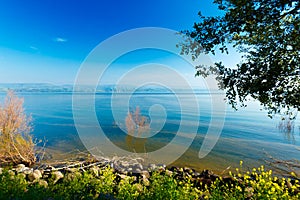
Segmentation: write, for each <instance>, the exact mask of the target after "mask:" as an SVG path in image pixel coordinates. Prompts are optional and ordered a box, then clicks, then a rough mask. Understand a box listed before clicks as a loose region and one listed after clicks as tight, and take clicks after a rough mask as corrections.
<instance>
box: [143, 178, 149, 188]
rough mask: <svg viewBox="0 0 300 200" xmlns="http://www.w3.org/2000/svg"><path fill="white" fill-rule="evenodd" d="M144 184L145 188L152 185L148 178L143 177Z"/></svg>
mask: <svg viewBox="0 0 300 200" xmlns="http://www.w3.org/2000/svg"><path fill="white" fill-rule="evenodd" d="M142 182H143V184H144V185H145V186H149V185H150V181H149V179H148V178H147V177H146V176H143V179H142Z"/></svg>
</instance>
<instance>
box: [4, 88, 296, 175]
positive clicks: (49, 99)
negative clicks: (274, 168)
mask: <svg viewBox="0 0 300 200" xmlns="http://www.w3.org/2000/svg"><path fill="white" fill-rule="evenodd" d="M76 95H78V96H77V97H78V98H79V99H82V102H85V101H86V100H87V98H90V96H89V95H85V94H76ZM216 95H218V94H212V95H209V94H197V101H198V103H199V111H200V116H199V117H198V118H195V116H193V115H192V114H193V113H194V112H189V111H191V109H194V108H193V107H189V105H188V104H187V105H181V106H182V107H181V108H182V109H183V111H182V110H180V102H179V101H178V99H176V97H174V95H170V94H136V95H132V96H130V98H129V99H130V101H129V108H130V109H132V110H134V108H135V107H136V106H139V107H140V110H141V114H142V115H144V116H146V117H147V118H148V119H149V120H152V121H153V125H155V123H154V122H155V120H156V122H157V123H158V124H159V121H160V118H162V119H161V121H163V120H164V119H163V118H165V117H166V119H165V120H166V121H165V123H164V124H162V126H161V127H160V128H161V129H160V130H159V131H157V130H156V131H157V134H155V133H152V136H151V137H149V138H147V143H146V148H147V149H148V151H149V152H150V151H155V150H157V149H159V148H162V147H163V146H164V145H166V144H168V143H170V142H172V139H173V138H174V137H175V135H176V132H177V131H178V129H179V127H180V126H181V125H182V126H187V127H188V126H193V124H195V123H196V122H197V120H198V122H199V126H198V127H197V135H196V137H195V138H194V139H193V143H192V144H191V146H190V148H189V149H188V151H186V153H185V154H184V155H183V156H182V157H181V158H180V159H178V160H177V161H175V162H174V163H173V164H176V165H185V166H190V167H194V168H198V169H203V168H210V169H213V170H215V171H222V170H223V169H225V168H227V167H228V166H237V165H238V164H239V160H244V163H245V165H246V166H247V167H249V168H250V167H251V168H252V167H254V166H257V165H260V164H264V165H267V166H268V165H270V164H269V162H266V161H270V156H272V157H273V158H275V159H282V160H293V159H297V160H300V135H299V126H300V124H299V120H296V121H295V125H294V130H293V131H292V133H286V132H285V131H283V130H280V129H279V128H278V126H279V123H280V120H279V119H277V118H275V119H270V118H268V117H267V112H266V111H260V106H259V104H258V103H257V102H250V103H249V104H248V107H247V108H240V109H239V110H238V111H234V110H233V109H231V107H230V106H228V105H226V115H225V123H224V126H223V129H222V133H221V137H220V138H219V139H218V142H217V144H216V145H215V146H214V148H213V150H212V151H211V152H210V153H209V154H208V155H207V156H206V157H205V158H203V159H199V158H198V152H199V150H200V147H201V145H202V143H203V139H204V137H205V135H206V134H207V130H208V127H209V124H210V121H211V117H212V116H211V114H212V113H211V111H212V108H211V98H215V97H216ZM4 96H5V94H0V102H2V101H3V99H4ZM18 96H21V97H23V98H24V101H25V102H24V106H25V109H26V112H27V113H28V114H31V115H32V118H33V125H34V131H33V135H34V137H35V138H38V139H46V140H47V141H48V142H47V147H48V148H54V149H57V150H59V151H61V152H68V151H70V150H72V149H75V148H84V144H83V143H82V142H81V139H82V138H81V137H80V135H78V132H77V129H76V126H75V125H74V119H73V111H72V94H71V93H20V94H18ZM127 97H128V96H126V95H119V96H118V97H117V98H116V102H117V105H118V101H119V102H120V104H121V102H122V101H123V100H124V99H126V98H127ZM182 98H183V99H185V100H186V101H185V103H186V102H188V100H189V99H190V96H189V95H188V94H185V95H183V97H182ZM220 103H223V102H220ZM153 105H160V107H157V108H162V107H163V108H164V111H163V112H162V110H160V111H159V110H158V111H157V112H158V113H157V115H155V112H154V114H153V116H152V117H153V119H150V114H149V109H151V106H153ZM95 108H96V115H97V119H98V121H99V125H100V126H101V128H102V129H103V131H104V132H105V134H106V136H107V137H108V138H109V140H110V141H112V142H113V143H114V144H115V145H116V148H123V147H124V146H126V143H125V139H126V133H124V131H123V130H125V129H126V127H125V117H126V114H127V111H126V109H124V108H123V107H118V106H116V107H115V108H114V109H115V110H116V112H117V113H119V114H120V115H121V116H124V118H123V119H124V120H123V119H122V118H121V119H118V120H116V119H115V118H114V117H113V114H112V112H111V95H110V94H96V96H95ZM76 109H79V111H80V112H85V108H84V107H81V108H76ZM183 112H184V114H185V116H186V117H187V119H190V120H189V123H183V124H181V125H180V121H181V120H182V116H181V114H182V113H183ZM189 113H192V114H189ZM220 113H222V112H220ZM217 115H218V113H217ZM214 117H216V119H217V122H216V123H215V124H212V126H219V125H220V124H221V119H222V117H221V115H220V116H214ZM218 117H219V118H218ZM219 122H220V124H219ZM81 125H84V124H81ZM156 128H157V127H156ZM153 129H155V127H154V128H153ZM89 130H91V129H89ZM88 134H89V137H95V138H97V137H98V135H97V134H98V133H96V132H95V133H93V132H92V133H91V132H90V133H88ZM191 134H192V133H189V132H188V131H187V132H185V133H183V135H182V136H181V138H182V141H183V144H184V141H185V137H186V138H188V137H189V135H191ZM178 145H179V146H180V145H181V144H178ZM112 151H113V149H112ZM164 156H165V157H168V154H167V155H162V157H164ZM271 161H272V160H271ZM270 167H271V166H270Z"/></svg>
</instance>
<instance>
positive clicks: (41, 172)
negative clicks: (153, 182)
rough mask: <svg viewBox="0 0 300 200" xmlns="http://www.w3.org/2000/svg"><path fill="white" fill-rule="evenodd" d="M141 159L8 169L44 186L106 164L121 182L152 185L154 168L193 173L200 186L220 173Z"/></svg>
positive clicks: (178, 175) (175, 173)
mask: <svg viewBox="0 0 300 200" xmlns="http://www.w3.org/2000/svg"><path fill="white" fill-rule="evenodd" d="M138 161H139V160H135V161H134V162H132V161H131V162H128V161H122V160H120V159H112V160H101V161H94V162H90V161H82V162H76V163H72V164H66V163H65V164H63V163H60V164H56V165H45V164H42V165H39V166H36V167H27V166H25V165H24V164H19V165H17V166H15V167H13V168H12V169H10V170H9V173H10V174H11V175H12V176H14V175H18V174H21V175H22V176H24V178H25V179H26V180H27V181H28V182H29V183H38V184H40V185H42V186H44V187H47V186H48V182H49V180H50V179H51V181H52V183H54V184H55V183H58V182H59V181H61V180H62V179H63V178H64V177H65V178H71V177H72V176H74V175H78V174H83V173H84V172H86V171H88V172H90V173H91V174H93V175H94V176H95V177H98V176H99V174H100V173H101V170H103V169H105V168H111V169H112V170H113V172H114V174H115V175H116V180H117V181H118V182H120V181H121V180H122V179H126V178H128V177H132V178H133V180H134V181H133V183H139V182H142V183H143V184H144V185H146V186H147V185H149V178H150V177H151V175H152V173H153V172H159V173H161V174H166V175H169V176H173V177H174V178H176V179H178V180H180V179H182V180H183V179H184V178H185V177H190V179H191V180H193V182H194V183H195V185H196V186H197V185H198V186H199V185H202V184H203V183H204V184H208V185H209V184H210V183H211V182H212V181H215V180H216V179H217V178H219V176H218V175H216V174H214V173H213V172H212V171H209V170H204V171H202V172H197V171H195V170H194V169H190V168H187V167H185V168H180V167H169V168H167V167H166V166H165V165H163V164H149V165H148V166H143V165H142V164H140V163H138ZM2 172H3V168H0V174H1V173H2ZM222 178H223V180H225V181H229V182H231V181H233V179H232V177H230V176H225V177H222Z"/></svg>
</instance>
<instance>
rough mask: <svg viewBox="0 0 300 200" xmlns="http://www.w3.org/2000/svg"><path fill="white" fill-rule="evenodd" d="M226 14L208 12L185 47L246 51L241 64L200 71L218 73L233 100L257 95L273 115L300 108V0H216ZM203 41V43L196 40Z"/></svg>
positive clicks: (195, 50)
mask: <svg viewBox="0 0 300 200" xmlns="http://www.w3.org/2000/svg"><path fill="white" fill-rule="evenodd" d="M214 3H215V4H218V8H219V9H220V10H222V11H223V12H224V15H221V16H214V17H205V16H203V15H201V13H199V16H200V21H199V22H197V23H195V24H194V27H193V29H192V30H190V31H183V33H185V34H187V35H188V36H189V37H190V38H192V40H190V41H189V42H186V43H185V44H183V45H182V52H183V53H186V54H191V56H192V57H193V58H197V57H198V56H199V54H200V53H206V54H208V53H212V54H215V53H216V51H220V52H221V53H227V54H228V51H229V48H228V45H232V46H233V47H235V49H236V50H237V51H238V52H239V53H242V55H243V56H242V61H241V62H240V63H237V64H236V66H224V64H222V62H220V63H215V65H214V66H213V67H209V68H203V66H202V67H199V66H198V67H197V68H196V69H197V73H196V75H203V74H204V75H208V74H210V73H217V74H218V78H219V79H221V80H222V87H223V88H224V89H226V95H227V98H228V101H229V103H230V104H231V105H232V106H233V107H234V108H237V105H242V106H243V105H245V101H247V99H248V97H249V96H251V97H252V98H254V99H257V100H259V101H260V102H261V104H262V105H263V106H265V108H267V109H268V110H269V114H270V116H271V114H276V113H284V112H286V111H289V112H290V111H297V110H299V108H300V34H299V32H300V18H299V15H300V3H299V1H296V0H259V1H258V0H247V1H244V0H215V1H214ZM195 42H197V43H199V45H198V46H196V45H194V43H195Z"/></svg>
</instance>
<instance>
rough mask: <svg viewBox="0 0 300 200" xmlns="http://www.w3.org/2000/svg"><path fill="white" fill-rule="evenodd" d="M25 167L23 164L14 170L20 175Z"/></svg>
mask: <svg viewBox="0 0 300 200" xmlns="http://www.w3.org/2000/svg"><path fill="white" fill-rule="evenodd" d="M25 168H26V166H25V165H24V164H18V165H17V167H16V168H15V170H16V172H18V173H20V172H23V171H24V170H25Z"/></svg>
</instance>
